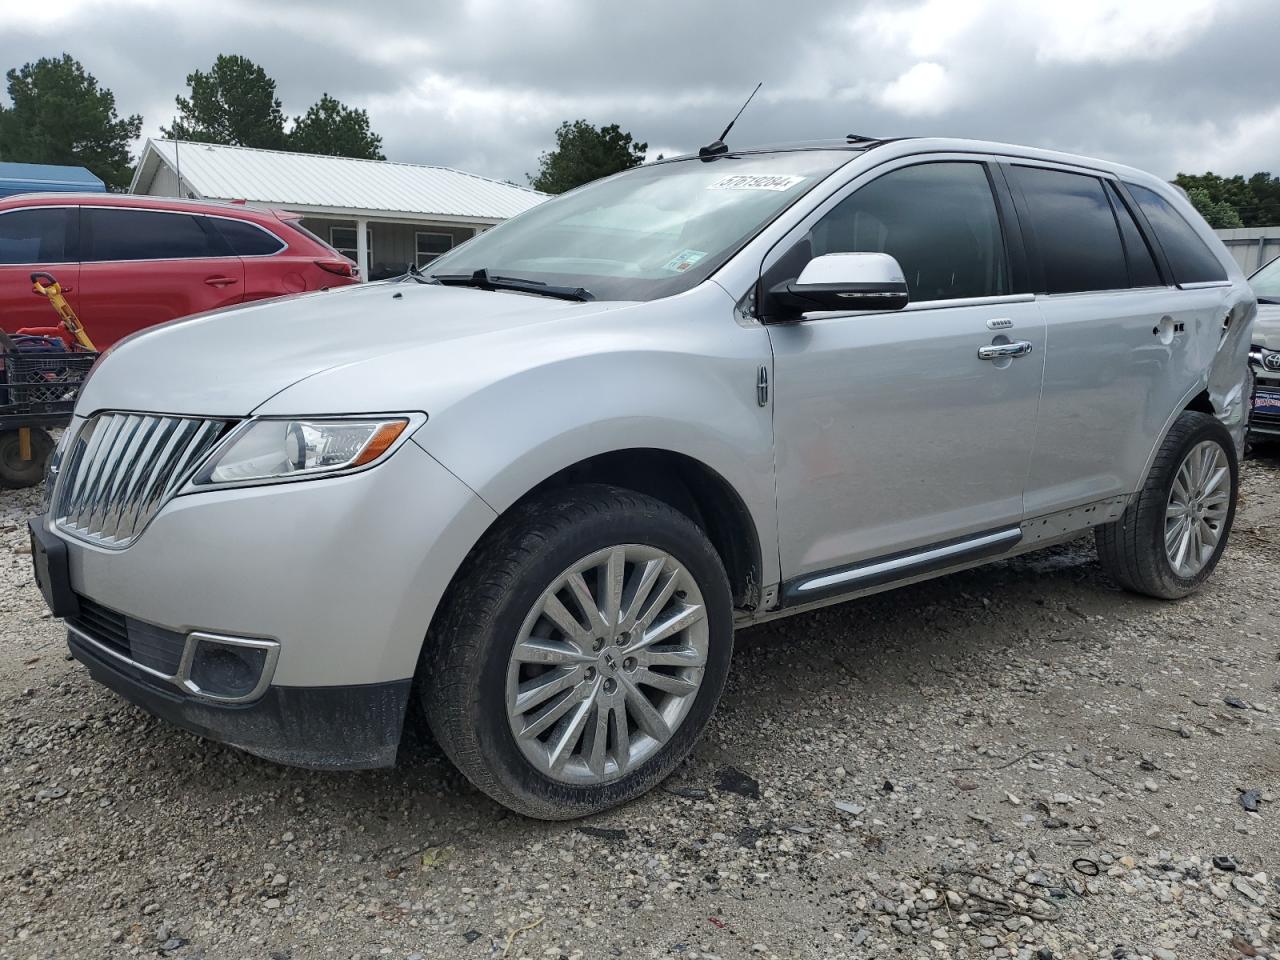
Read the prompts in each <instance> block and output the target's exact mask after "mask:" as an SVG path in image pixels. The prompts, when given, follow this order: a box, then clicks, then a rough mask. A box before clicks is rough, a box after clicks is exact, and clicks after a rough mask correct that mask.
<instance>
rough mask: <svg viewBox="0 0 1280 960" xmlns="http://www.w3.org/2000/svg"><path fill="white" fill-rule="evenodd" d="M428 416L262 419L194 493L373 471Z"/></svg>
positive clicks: (207, 470)
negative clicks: (351, 472) (373, 466)
mask: <svg viewBox="0 0 1280 960" xmlns="http://www.w3.org/2000/svg"><path fill="white" fill-rule="evenodd" d="M424 419H425V418H424V417H423V415H422V414H420V413H419V414H404V415H401V416H396V417H382V418H376V419H375V418H370V419H347V418H343V419H332V420H329V419H296V420H291V419H260V420H248V421H246V422H245V423H243V424H242V425H241V426H240V427H238V428H236V430H234V431H233V432H232V434H231V436H229V437H228V438H227V440H226V441H225V442H224V443H223V444H222V445H221V446H220V447H219V448H218V449H217V450H216V451H214V454H213V456H212V457H210V459H209V460H208V462H206V463H205V464H204V466H202V467H201V468H200V469H199V470H198V471H197V472H196V475H195V476H194V477H193V478H192V479H191V486H193V487H197V488H198V487H208V486H225V485H241V484H252V483H270V482H279V481H285V480H305V479H309V478H311V477H320V476H328V475H331V474H336V473H345V472H349V471H352V470H359V469H361V468H362V467H368V466H370V465H372V464H374V463H376V462H377V461H378V460H380V459H382V458H383V457H385V456H387V455H388V454H389V453H390V452H391V450H392V449H393V448H395V447H396V446H397V444H398V443H399V441H400V440H401V438H402V437H406V436H408V434H409V433H411V432H412V431H411V430H409V427H410V425H414V426H416V425H418V424H421V423H422V421H423V420H424Z"/></svg>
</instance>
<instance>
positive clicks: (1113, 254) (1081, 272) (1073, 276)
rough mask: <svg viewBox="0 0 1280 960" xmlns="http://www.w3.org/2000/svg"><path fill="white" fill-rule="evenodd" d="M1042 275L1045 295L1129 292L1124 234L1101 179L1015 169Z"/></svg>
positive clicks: (1029, 168)
mask: <svg viewBox="0 0 1280 960" xmlns="http://www.w3.org/2000/svg"><path fill="white" fill-rule="evenodd" d="M1011 175H1012V177H1013V179H1014V181H1015V182H1016V183H1017V185H1018V186H1019V187H1021V188H1022V195H1023V196H1024V197H1025V198H1026V201H1027V208H1028V212H1029V213H1030V215H1031V229H1032V232H1033V233H1034V235H1035V241H1036V248H1037V249H1038V251H1039V254H1040V266H1041V268H1042V269H1043V271H1044V284H1043V287H1044V292H1045V293H1083V292H1086V291H1092V290H1123V289H1125V288H1126V287H1128V286H1129V271H1128V268H1127V267H1126V264H1125V258H1124V246H1123V245H1122V244H1121V242H1120V229H1119V227H1117V226H1116V218H1115V214H1113V213H1112V212H1111V203H1110V201H1108V200H1107V194H1106V191H1105V189H1104V188H1103V186H1102V181H1101V180H1099V179H1098V178H1097V177H1090V176H1087V175H1085V174H1078V173H1067V172H1065V171H1062V170H1049V169H1046V168H1044V167H1023V166H1015V167H1013V168H1012V170H1011Z"/></svg>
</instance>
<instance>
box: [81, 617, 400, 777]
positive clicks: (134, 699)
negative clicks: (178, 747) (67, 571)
mask: <svg viewBox="0 0 1280 960" xmlns="http://www.w3.org/2000/svg"><path fill="white" fill-rule="evenodd" d="M67 645H68V646H69V647H70V649H71V653H72V656H74V657H75V658H76V659H77V660H79V661H80V662H81V663H83V664H84V665H85V666H86V667H88V668H89V674H90V676H92V677H93V679H95V680H97V681H98V682H99V683H101V684H103V685H104V686H106V687H109V688H110V689H112V690H114V691H115V692H116V693H118V694H120V695H121V696H122V697H124V698H125V699H126V700H128V701H129V702H130V703H133V704H135V705H136V706H139V707H141V708H142V709H143V710H146V711H147V712H148V713H150V714H152V715H154V716H156V717H159V718H160V719H161V720H164V721H166V722H167V723H171V724H173V725H174V726H176V727H181V728H182V729H184V730H187V731H190V732H191V733H195V734H197V735H199V736H202V737H205V738H207V739H209V740H215V741H217V742H219V743H225V744H227V745H229V746H233V747H237V748H239V749H241V750H244V751H246V752H247V753H252V754H254V755H255V756H259V757H262V758H263V759H266V760H271V761H273V762H275V763H282V764H287V765H289V766H294V767H307V768H310V769H322V770H366V769H373V768H378V767H390V766H393V765H394V764H395V761H396V751H397V749H398V747H399V745H400V733H401V730H402V729H403V728H404V718H405V712H406V710H407V708H408V705H409V688H410V686H411V684H412V682H413V681H412V680H411V679H404V680H393V681H388V682H386V683H371V684H361V685H356V686H337V687H278V686H272V687H268V688H267V690H266V692H265V693H264V694H263V695H262V696H261V697H260V698H259V699H257V700H255V701H253V702H252V703H244V704H235V703H232V704H218V703H212V702H209V701H207V700H200V699H197V698H195V697H192V696H189V695H187V694H184V693H182V692H181V691H179V690H177V689H175V688H174V687H171V686H168V685H161V684H158V683H157V682H156V680H155V678H154V677H148V676H147V675H146V674H144V673H143V672H142V671H141V670H138V669H136V668H134V667H132V666H130V665H129V664H128V663H126V662H124V661H121V660H119V659H117V658H115V657H108V656H106V655H104V654H103V653H102V652H100V651H99V650H97V649H95V648H94V647H93V646H91V645H89V644H87V643H85V642H84V641H83V640H82V639H81V638H80V637H79V636H78V635H77V634H75V633H68V636H67Z"/></svg>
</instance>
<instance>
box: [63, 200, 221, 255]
mask: <svg viewBox="0 0 1280 960" xmlns="http://www.w3.org/2000/svg"><path fill="white" fill-rule="evenodd" d="M84 218H85V219H84V225H85V232H86V237H87V241H88V243H87V246H88V249H87V250H86V252H85V256H84V258H83V259H84V260H86V261H90V260H187V259H199V258H203V257H225V256H228V255H229V254H230V250H229V248H228V247H227V244H226V241H224V240H223V239H222V238H221V237H220V236H219V235H218V234H216V233H214V231H213V229H212V228H210V227H207V226H206V224H207V220H206V218H204V217H198V216H195V215H193V214H189V213H164V212H161V211H158V210H125V209H115V208H112V207H85V208H84Z"/></svg>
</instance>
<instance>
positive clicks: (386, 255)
mask: <svg viewBox="0 0 1280 960" xmlns="http://www.w3.org/2000/svg"><path fill="white" fill-rule="evenodd" d="M302 225H303V226H304V227H306V228H307V229H308V230H310V231H311V232H312V233H314V234H315V235H316V236H318V237H320V238H321V239H322V240H324V241H325V243H332V242H333V241H332V239H331V235H330V232H329V231H330V229H331V228H332V227H347V228H349V229H354V228H355V225H356V222H355V221H354V220H338V219H329V218H322V217H304V218H303V220H302ZM369 230H370V231H371V232H372V234H373V236H372V241H371V244H370V247H369V274H370V277H371V278H374V279H376V278H377V277H379V276H380V275H382V274H394V273H403V272H404V271H405V269H406V268H407V267H408V265H409V264H411V263H413V262H414V250H415V243H416V239H415V236H414V234H415V233H443V234H448V235H449V236H451V237H453V242H454V245H455V246H456V245H457V244H459V243H462V242H463V241H464V240H469V239H471V237H472V236H473V235H474V234H475V228H473V227H460V226H457V225H446V224H440V225H435V224H428V223H379V222H370V223H369Z"/></svg>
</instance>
